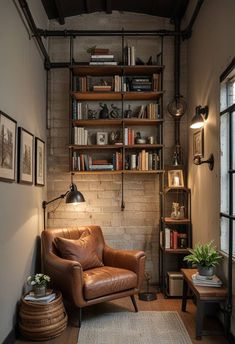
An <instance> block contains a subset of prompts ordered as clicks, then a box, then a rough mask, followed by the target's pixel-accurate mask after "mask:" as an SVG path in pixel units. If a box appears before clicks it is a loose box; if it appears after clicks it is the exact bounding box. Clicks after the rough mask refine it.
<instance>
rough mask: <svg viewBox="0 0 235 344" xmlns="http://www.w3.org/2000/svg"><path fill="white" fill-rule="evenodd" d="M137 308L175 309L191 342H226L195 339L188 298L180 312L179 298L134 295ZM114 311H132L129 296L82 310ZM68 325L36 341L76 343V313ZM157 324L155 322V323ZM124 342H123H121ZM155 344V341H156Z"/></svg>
mask: <svg viewBox="0 0 235 344" xmlns="http://www.w3.org/2000/svg"><path fill="white" fill-rule="evenodd" d="M136 301H137V304H138V308H139V310H140V311H177V312H179V315H180V316H181V318H182V320H183V322H184V324H185V327H186V329H187V331H188V333H189V335H190V337H191V340H192V342H193V343H198V344H199V343H200V344H212V343H213V344H227V343H228V342H227V340H226V339H225V338H224V337H223V336H203V337H202V340H201V341H197V340H195V311H196V306H195V305H194V304H193V302H192V301H191V300H190V301H188V305H187V312H186V313H184V312H181V300H179V299H165V298H164V297H163V296H162V295H161V294H158V299H157V300H156V301H151V302H145V301H140V300H138V297H136ZM115 311H133V306H132V304H131V300H130V298H129V297H128V298H123V299H119V300H115V301H112V302H106V303H103V304H99V305H95V306H92V307H87V308H86V309H84V310H83V319H85V318H86V316H88V315H90V314H92V313H95V314H100V313H103V312H115ZM68 315H69V326H68V327H67V329H66V331H64V332H63V334H62V335H61V336H59V337H57V338H55V339H53V340H50V341H44V342H37V343H39V344H40V343H44V344H46V343H48V344H77V340H78V328H77V327H74V326H72V323H76V313H75V312H72V311H69V314H68ZM156 326H157V324H156ZM204 327H205V328H206V329H218V328H220V324H219V322H217V320H216V319H206V321H205V324H204ZM24 343H35V342H31V341H28V340H26V339H23V338H19V339H17V341H16V342H15V344H24ZM123 344H125V343H123ZM156 344H157V341H156Z"/></svg>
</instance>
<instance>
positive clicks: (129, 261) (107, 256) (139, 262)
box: [103, 245, 146, 289]
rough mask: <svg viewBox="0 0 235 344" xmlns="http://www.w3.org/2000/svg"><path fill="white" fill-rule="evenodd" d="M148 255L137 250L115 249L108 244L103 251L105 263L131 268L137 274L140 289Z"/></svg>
mask: <svg viewBox="0 0 235 344" xmlns="http://www.w3.org/2000/svg"><path fill="white" fill-rule="evenodd" d="M145 259H146V255H145V252H143V251H137V250H115V249H113V248H111V247H109V246H107V245H105V247H104V251H103V261H104V265H108V266H113V267H117V268H123V269H127V270H131V271H133V272H135V273H136V274H137V280H138V286H137V288H138V289H139V288H140V286H141V284H142V282H143V278H144V270H145Z"/></svg>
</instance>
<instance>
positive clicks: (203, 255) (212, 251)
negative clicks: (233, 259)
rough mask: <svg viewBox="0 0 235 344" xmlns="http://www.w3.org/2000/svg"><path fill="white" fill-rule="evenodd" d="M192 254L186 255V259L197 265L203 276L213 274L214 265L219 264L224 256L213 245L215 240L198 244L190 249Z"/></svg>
mask: <svg viewBox="0 0 235 344" xmlns="http://www.w3.org/2000/svg"><path fill="white" fill-rule="evenodd" d="M189 252H190V254H189V255H187V256H185V257H184V260H185V261H187V262H189V263H191V264H193V265H196V266H197V269H198V273H199V275H201V276H213V274H214V267H215V266H216V265H218V264H219V263H220V261H221V259H222V256H221V255H220V254H219V253H218V252H217V251H216V247H215V246H213V241H210V242H209V243H206V244H204V245H202V244H196V245H195V248H194V249H189Z"/></svg>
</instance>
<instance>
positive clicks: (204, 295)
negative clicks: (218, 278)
mask: <svg viewBox="0 0 235 344" xmlns="http://www.w3.org/2000/svg"><path fill="white" fill-rule="evenodd" d="M181 272H182V274H183V278H184V280H183V297H182V308H181V310H182V311H183V312H186V306H187V298H188V297H187V295H188V288H190V289H191V291H192V292H193V294H194V295H195V296H196V299H197V312H196V339H198V340H200V339H201V337H202V334H203V330H202V324H203V317H204V308H205V304H206V303H220V302H223V303H225V301H226V298H227V294H228V291H227V288H225V287H220V288H214V287H203V286H198V285H195V284H194V283H193V281H192V275H193V274H195V273H196V272H197V269H181ZM226 324H227V321H226V319H225V334H227V326H226Z"/></svg>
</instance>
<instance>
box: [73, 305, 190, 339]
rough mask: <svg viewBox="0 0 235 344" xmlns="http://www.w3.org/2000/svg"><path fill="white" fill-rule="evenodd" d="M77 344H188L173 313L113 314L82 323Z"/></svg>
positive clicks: (104, 314)
mask: <svg viewBox="0 0 235 344" xmlns="http://www.w3.org/2000/svg"><path fill="white" fill-rule="evenodd" d="M78 344H192V341H191V339H190V337H189V335H188V332H187V330H186V328H185V326H184V324H183V322H182V320H181V318H180V316H179V314H178V313H177V312H138V313H134V312H133V313H132V312H116V313H103V314H101V315H96V316H95V315H94V317H90V318H89V319H85V320H84V321H83V322H82V326H81V329H80V331H79V337H78Z"/></svg>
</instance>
